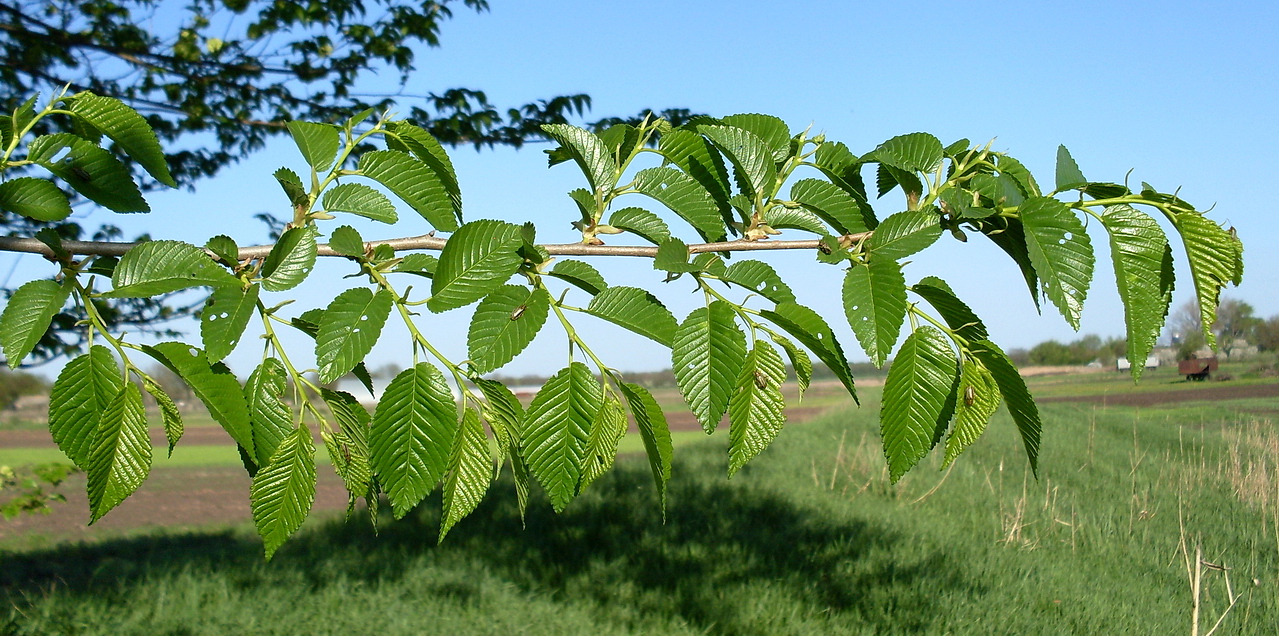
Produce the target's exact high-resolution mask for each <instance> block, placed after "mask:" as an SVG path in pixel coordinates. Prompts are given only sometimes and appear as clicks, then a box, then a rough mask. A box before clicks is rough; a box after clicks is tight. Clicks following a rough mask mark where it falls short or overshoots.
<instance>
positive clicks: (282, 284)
mask: <svg viewBox="0 0 1279 636" xmlns="http://www.w3.org/2000/svg"><path fill="white" fill-rule="evenodd" d="M317 233H318V232H317V230H316V229H315V226H313V225H308V226H305V227H295V228H291V229H288V230H285V231H284V234H281V235H280V239H279V240H278V241H276V242H275V246H274V247H272V248H271V253H269V254H267V256H266V260H265V261H264V262H263V263H262V286H263V287H265V288H266V289H267V291H273V292H279V291H287V290H290V289H293V288H294V287H297V286H298V285H300V284H301V283H302V281H304V280H306V277H307V276H308V275H310V273H311V270H312V269H314V268H315V257H316V254H317V253H318V249H319V248H318V247H317V246H316V243H315V236H316V234H317Z"/></svg>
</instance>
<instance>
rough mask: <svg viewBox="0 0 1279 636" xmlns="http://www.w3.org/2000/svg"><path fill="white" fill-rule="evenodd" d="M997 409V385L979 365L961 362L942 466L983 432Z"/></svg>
mask: <svg viewBox="0 0 1279 636" xmlns="http://www.w3.org/2000/svg"><path fill="white" fill-rule="evenodd" d="M998 408H999V385H997V384H995V377H994V376H992V375H991V374H990V370H989V369H987V368H986V367H985V366H984V365H982V363H981V362H979V361H977V360H973V359H965V360H964V364H963V370H962V371H961V372H960V377H959V396H958V400H957V403H956V406H955V425H954V428H953V429H952V430H951V432H950V437H949V438H947V439H946V458H945V459H944V460H943V462H942V466H943V467H946V466H949V465H950V463H951V462H953V461H955V458H956V457H959V454H960V453H962V452H964V450H966V449H967V448H968V447H969V446H971V445H972V443H973V442H975V441H977V438H979V437H981V434H982V433H983V432H985V430H986V424H987V422H989V421H990V416H992V415H994V414H995V410H996V409H998Z"/></svg>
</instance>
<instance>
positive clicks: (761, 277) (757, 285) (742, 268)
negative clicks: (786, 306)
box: [719, 260, 795, 303]
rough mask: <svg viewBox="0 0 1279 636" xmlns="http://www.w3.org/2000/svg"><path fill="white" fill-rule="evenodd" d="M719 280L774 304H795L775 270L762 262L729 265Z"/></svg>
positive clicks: (787, 288)
mask: <svg viewBox="0 0 1279 636" xmlns="http://www.w3.org/2000/svg"><path fill="white" fill-rule="evenodd" d="M719 277H720V279H722V280H725V281H727V282H730V283H733V284H735V285H740V286H742V287H745V288H746V289H749V290H751V291H752V292H754V293H756V294H759V295H761V296H763V297H764V298H767V299H769V300H771V301H773V302H775V303H793V302H795V292H793V291H791V288H790V285H787V284H786V283H785V282H783V281H782V277H781V276H778V275H777V270H775V269H773V266H772V265H769V264H768V263H765V262H763V261H756V260H744V261H738V262H736V263H733V264H732V265H729V266H728V267H727V268H726V269H725V270H724V272H723V273H722V274H720V275H719Z"/></svg>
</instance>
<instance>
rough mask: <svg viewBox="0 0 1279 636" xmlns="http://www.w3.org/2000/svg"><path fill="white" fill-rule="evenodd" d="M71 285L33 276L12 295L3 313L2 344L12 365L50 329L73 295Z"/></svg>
mask: <svg viewBox="0 0 1279 636" xmlns="http://www.w3.org/2000/svg"><path fill="white" fill-rule="evenodd" d="M71 289H72V285H70V284H67V285H59V284H58V283H56V282H54V281H51V280H33V281H31V282H29V283H26V284H24V285H23V286H22V287H19V288H18V289H17V290H16V291H14V292H13V295H12V296H10V297H9V302H8V304H6V305H5V307H4V314H3V315H0V345H2V346H3V347H4V355H5V358H7V359H8V361H9V368H10V369H16V368H17V367H18V365H19V364H22V360H23V358H26V357H27V354H29V353H31V351H32V350H33V349H35V347H36V344H38V343H39V342H40V338H42V337H44V333H45V332H46V331H48V330H49V324H50V323H51V322H52V321H53V317H54V316H56V315H58V312H60V311H62V306H63V305H65V304H67V297H68V296H70V295H71Z"/></svg>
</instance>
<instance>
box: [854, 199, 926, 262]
mask: <svg viewBox="0 0 1279 636" xmlns="http://www.w3.org/2000/svg"><path fill="white" fill-rule="evenodd" d="M938 238H941V220H940V218H938V216H937V215H936V214H934V213H933V212H928V211H925V210H908V211H906V212H898V213H897V214H894V215H892V216H890V217H888V218H886V219H884V222H883V223H880V224H879V227H877V228H875V233H874V234H872V235H871V237H870V240H869V241H868V242H867V246H868V247H869V248H870V252H871V254H873V255H874V256H875V257H876V258H881V259H887V260H893V261H898V260H901V259H903V258H906V257H907V256H910V255H911V254H914V253H916V252H919V251H920V250H923V249H924V248H926V247H928V246H929V245H932V244H933V243H935V242H937V239H938Z"/></svg>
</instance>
